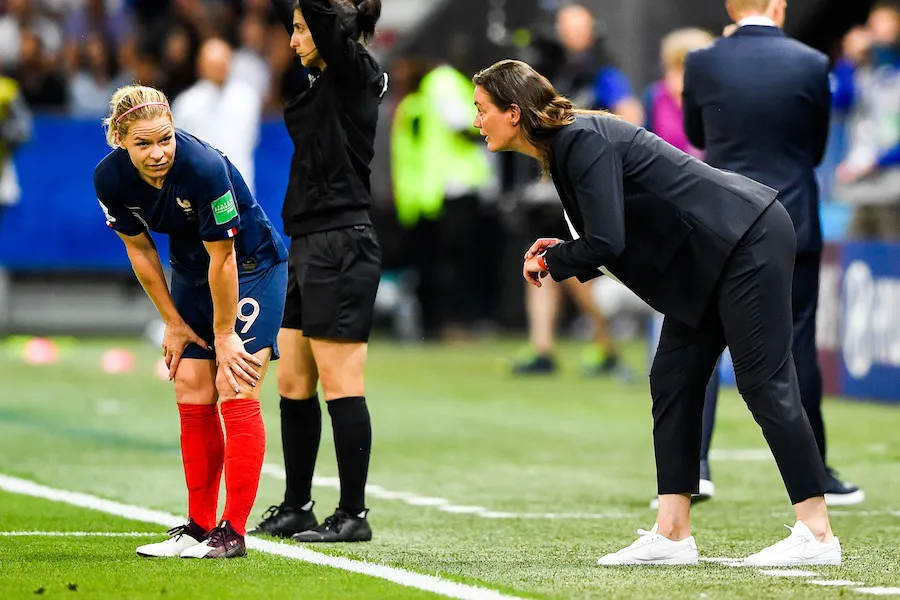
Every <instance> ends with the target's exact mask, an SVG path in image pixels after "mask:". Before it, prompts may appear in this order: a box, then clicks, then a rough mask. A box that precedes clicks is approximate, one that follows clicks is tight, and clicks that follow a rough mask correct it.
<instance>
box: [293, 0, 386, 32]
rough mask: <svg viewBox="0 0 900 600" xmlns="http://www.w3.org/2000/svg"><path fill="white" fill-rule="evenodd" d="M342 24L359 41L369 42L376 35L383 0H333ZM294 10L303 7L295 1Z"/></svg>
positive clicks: (332, 2)
mask: <svg viewBox="0 0 900 600" xmlns="http://www.w3.org/2000/svg"><path fill="white" fill-rule="evenodd" d="M331 5H332V6H333V7H334V10H335V12H336V13H337V14H338V17H340V19H341V24H342V25H343V26H344V29H346V30H347V31H348V32H349V33H350V37H351V38H353V39H354V40H357V41H362V42H368V41H369V40H371V39H372V38H373V37H374V36H375V25H377V24H378V19H379V18H381V0H331ZM294 10H300V11H301V12H302V9H301V7H300V2H299V1H296V2H294Z"/></svg>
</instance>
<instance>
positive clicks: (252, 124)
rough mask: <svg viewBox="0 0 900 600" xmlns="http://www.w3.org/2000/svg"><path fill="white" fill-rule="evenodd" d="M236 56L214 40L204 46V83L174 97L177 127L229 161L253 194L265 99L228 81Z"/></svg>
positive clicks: (201, 58)
mask: <svg viewBox="0 0 900 600" xmlns="http://www.w3.org/2000/svg"><path fill="white" fill-rule="evenodd" d="M231 58H232V52H231V47H230V46H229V45H228V43H227V42H225V41H223V40H221V39H218V38H213V39H210V40H207V41H206V42H204V43H203V45H202V46H201V47H200V55H199V57H198V58H197V72H198V74H199V75H200V80H199V81H197V83H195V84H194V85H193V86H191V87H190V88H188V89H187V90H185V91H184V93H183V94H181V95H180V96H178V97H177V98H175V100H174V102H173V103H172V116H173V118H174V119H175V124H176V125H177V126H178V127H180V128H182V129H184V130H185V131H187V132H188V133H191V134H193V135H195V136H197V137H199V138H200V139H202V140H204V141H206V142H208V143H209V144H211V145H212V146H214V147H215V148H217V149H218V150H219V151H221V152H222V153H223V154H225V155H226V156H228V158H229V159H230V160H231V162H232V163H233V164H234V166H235V167H237V170H238V171H239V172H240V173H241V175H242V176H243V177H244V181H245V182H246V183H247V186H248V187H249V188H250V190H251V191H254V190H255V185H254V168H253V167H254V166H253V152H254V150H255V149H256V144H257V142H258V141H259V127H260V119H261V118H262V97H261V96H260V95H259V93H258V92H257V91H256V90H254V89H252V88H251V87H250V86H249V85H247V84H246V83H244V82H243V81H238V80H236V79H234V78H233V77H230V76H229V69H230V67H231Z"/></svg>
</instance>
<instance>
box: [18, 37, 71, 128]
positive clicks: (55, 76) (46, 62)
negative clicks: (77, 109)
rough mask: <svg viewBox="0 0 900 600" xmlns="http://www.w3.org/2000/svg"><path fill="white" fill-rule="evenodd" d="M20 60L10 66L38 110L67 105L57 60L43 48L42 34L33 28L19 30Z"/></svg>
mask: <svg viewBox="0 0 900 600" xmlns="http://www.w3.org/2000/svg"><path fill="white" fill-rule="evenodd" d="M19 39H20V40H21V46H20V48H19V64H18V66H17V67H16V68H15V69H11V70H10V75H12V77H13V79H15V80H17V81H18V82H19V85H20V86H22V95H23V96H24V97H25V101H26V102H27V103H28V106H30V107H31V108H33V109H35V110H48V111H55V110H62V109H64V108H65V107H66V103H67V94H66V83H65V80H64V79H63V76H62V73H61V72H60V71H59V69H58V68H57V61H56V60H55V58H54V57H53V56H52V55H48V54H47V53H46V52H45V50H44V44H43V42H42V41H41V38H40V37H39V36H38V35H37V34H36V33H35V32H34V31H32V30H30V29H26V30H24V31H22V32H20V36H19Z"/></svg>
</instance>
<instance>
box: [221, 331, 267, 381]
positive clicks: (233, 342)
mask: <svg viewBox="0 0 900 600" xmlns="http://www.w3.org/2000/svg"><path fill="white" fill-rule="evenodd" d="M216 361H217V362H218V363H219V369H221V371H222V374H223V375H224V376H225V379H226V381H228V385H229V386H231V387H232V388H234V391H235V393H237V392H240V391H241V389H240V386H239V385H238V378H240V379H242V380H243V381H246V382H247V383H249V384H250V386H251V387H256V383H257V382H258V381H259V372H258V371H257V370H256V369H255V368H254V367H253V366H252V365H256V366H259V367H261V366H262V364H263V363H262V361H261V360H260V359H258V358H256V357H255V356H253V355H252V354H250V353H249V352H247V351H246V350H244V342H243V341H241V336H239V335H238V334H236V333H234V332H232V333H229V334H226V335H217V336H216Z"/></svg>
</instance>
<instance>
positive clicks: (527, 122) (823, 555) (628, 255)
mask: <svg viewBox="0 0 900 600" xmlns="http://www.w3.org/2000/svg"><path fill="white" fill-rule="evenodd" d="M475 84H476V91H475V105H476V107H477V109H478V115H477V117H476V119H475V125H476V126H477V127H479V128H480V129H481V132H482V134H483V135H485V136H486V138H487V143H488V149H489V150H491V151H494V152H497V151H501V150H512V151H516V152H520V153H522V154H526V155H529V156H531V157H533V158H535V159H537V160H539V161H540V162H541V163H542V164H543V166H544V168H545V170H546V171H548V172H549V174H550V175H551V176H552V178H553V182H554V183H555V185H556V187H557V190H558V191H559V195H560V198H561V199H562V203H563V207H564V208H565V211H566V213H567V214H568V216H569V218H570V220H571V222H572V225H573V227H574V229H575V230H576V232H577V234H578V236H579V237H578V239H576V240H575V241H572V242H562V241H561V240H557V239H546V238H545V239H540V240H538V241H536V242H535V243H534V245H533V246H532V247H531V249H529V251H528V252H527V253H526V255H525V265H524V268H523V275H524V276H525V278H526V279H527V280H528V281H529V282H530V283H532V284H534V285H538V286H539V285H540V284H541V282H540V278H541V277H543V276H544V275H546V274H547V273H549V274H550V275H551V276H552V277H553V279H555V280H557V281H561V280H563V279H567V278H569V277H577V278H578V279H580V280H582V281H586V280H588V279H591V278H593V277H597V276H598V275H600V270H599V268H600V267H604V268H606V269H608V270H609V271H610V272H611V273H612V274H614V275H615V276H616V277H617V278H618V279H620V280H621V281H622V283H624V284H625V285H626V286H628V287H629V288H631V289H632V290H633V291H634V292H635V293H637V294H638V295H639V296H640V297H641V298H643V299H644V300H645V301H646V302H647V303H648V304H650V305H651V306H652V307H654V308H655V309H656V310H658V311H659V312H661V313H663V314H664V315H665V322H664V324H663V328H662V334H661V337H660V341H659V348H658V350H657V353H656V357H655V359H654V361H653V367H652V369H651V372H650V390H651V394H652V396H653V438H654V446H655V450H656V467H657V484H658V492H659V494H660V496H659V514H658V516H657V521H656V524H655V525H654V526H653V528H652V529H651V530H650V531H649V532H643V531H641V532H639V533H641V538H640V539H638V541H636V542H635V543H633V544H631V545H630V546H628V547H627V548H624V549H623V550H620V551H619V552H616V553H615V554H609V555H607V556H604V557H603V558H601V559H600V561H599V563H600V564H601V565H622V564H693V563H696V562H697V547H696V545H695V543H694V539H693V537H691V533H690V516H689V514H690V498H691V493H692V492H693V493H696V492H697V484H698V479H697V472H698V469H699V460H700V418H701V412H702V410H703V394H704V389H705V388H706V382H707V381H708V379H709V375H710V373H711V372H712V369H713V365H715V363H716V359H717V357H718V356H719V353H721V352H722V350H723V349H724V348H725V345H726V344H727V345H728V346H729V347H730V348H731V352H732V354H733V356H734V366H735V372H736V375H737V385H738V389H739V390H740V392H741V395H742V396H743V397H744V400H745V401H746V403H747V406H748V407H749V408H750V410H751V412H752V413H753V416H754V418H755V419H756V421H757V423H759V425H760V427H761V428H762V430H763V434H764V435H765V438H766V441H767V442H768V444H769V447H770V448H771V450H772V453H773V455H774V456H775V461H776V462H777V463H778V468H779V469H780V470H781V474H782V477H783V479H784V483H785V485H786V487H787V491H788V495H789V496H790V498H791V502H792V503H793V504H794V508H795V510H796V513H797V524H796V525H795V526H794V527H793V528H792V532H791V535H790V537H789V538H787V540H784V541H782V542H779V543H777V544H775V545H773V546H771V547H769V548H766V549H765V550H763V551H762V552H759V553H757V554H754V555H752V556H750V557H748V558H747V559H745V562H746V563H747V564H749V565H795V564H803V565H812V564H840V562H841V548H840V544H839V542H838V539H837V538H836V537H835V536H834V535H833V534H832V531H831V525H830V524H829V522H828V512H827V509H826V507H825V501H824V498H823V494H824V493H825V487H826V485H827V476H826V473H825V465H824V463H823V462H822V457H821V456H820V455H819V452H818V449H817V448H816V441H815V439H814V437H813V434H812V430H811V429H810V426H809V421H807V419H806V415H805V413H804V411H803V407H802V406H801V404H800V398H799V389H798V387H797V374H796V372H795V370H794V362H793V359H792V358H791V273H792V269H793V264H794V246H795V243H796V242H795V235H794V227H793V225H792V224H791V219H790V217H789V216H788V214H787V211H785V209H784V207H783V206H782V205H781V204H780V203H779V202H776V201H775V197H776V195H777V192H776V191H775V190H773V189H771V188H768V187H766V186H764V185H762V184H760V183H757V182H755V181H753V180H751V179H748V178H746V177H743V176H741V175H737V174H734V173H727V172H724V171H719V170H717V169H714V168H712V167H710V166H708V165H706V164H704V163H702V162H700V161H698V160H696V159H694V158H692V157H691V156H689V155H687V154H685V153H683V152H681V151H680V150H677V149H675V148H674V147H673V146H670V145H669V144H667V143H665V142H664V141H662V140H661V139H660V138H659V137H657V136H655V135H653V134H651V133H649V132H647V131H645V130H644V129H641V128H639V127H635V126H634V125H631V124H630V123H627V122H625V121H622V120H619V119H616V118H614V117H612V116H610V115H607V114H604V113H580V112H578V111H575V110H573V108H572V104H571V102H569V100H568V99H566V98H564V97H562V96H559V95H558V94H557V93H556V90H555V89H554V88H553V86H552V85H551V84H550V82H549V81H547V79H546V78H544V77H543V76H542V75H540V74H539V73H537V72H536V71H534V69H532V68H531V67H530V66H529V65H527V64H525V63H522V62H518V61H511V60H506V61H502V62H499V63H497V64H495V65H493V66H491V67H489V68H488V69H485V70H484V71H481V72H480V73H478V74H477V75H476V76H475Z"/></svg>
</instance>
